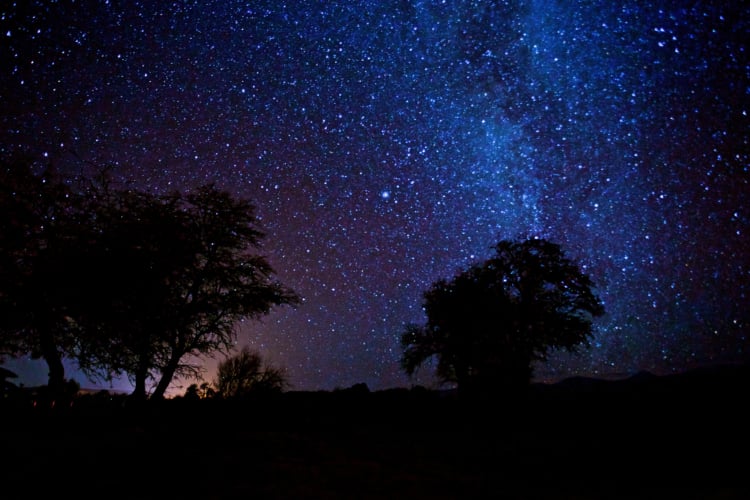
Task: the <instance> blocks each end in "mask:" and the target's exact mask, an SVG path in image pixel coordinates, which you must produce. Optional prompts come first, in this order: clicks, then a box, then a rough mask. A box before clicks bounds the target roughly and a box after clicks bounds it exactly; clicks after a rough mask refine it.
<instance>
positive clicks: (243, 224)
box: [76, 184, 299, 400]
mask: <svg viewBox="0 0 750 500" xmlns="http://www.w3.org/2000/svg"><path fill="white" fill-rule="evenodd" d="M113 197H114V201H110V202H108V203H105V204H100V205H99V206H98V209H99V213H98V214H97V221H98V222H97V224H99V225H100V229H99V230H98V231H97V232H98V234H99V236H98V237H97V239H96V241H94V242H93V243H92V245H91V249H90V250H91V253H90V255H89V256H88V257H87V258H88V260H89V261H90V262H92V263H93V262H96V263H98V265H99V267H100V271H99V272H89V273H87V274H86V275H87V276H88V278H89V279H91V282H90V283H88V284H87V286H86V289H88V290H90V291H94V293H96V294H97V295H99V297H100V299H99V300H97V297H94V296H92V297H89V300H88V301H87V304H89V306H88V307H87V308H86V310H84V311H82V313H81V314H80V315H77V316H76V317H77V318H79V319H80V320H81V321H82V322H83V324H84V325H85V326H86V327H85V328H84V332H86V333H87V334H88V337H87V338H86V342H82V343H81V344H82V345H83V346H85V347H87V348H88V349H89V350H88V351H87V352H86V355H85V356H83V355H82V354H83V353H82V352H80V353H79V355H80V357H81V359H82V360H85V361H86V364H85V365H84V366H85V367H86V368H88V367H91V368H93V369H95V370H99V371H101V369H102V367H104V368H105V370H106V371H108V372H125V373H127V374H128V375H129V376H130V377H131V379H133V380H134V385H135V389H134V392H133V396H134V397H135V399H138V400H143V399H146V397H147V395H146V380H147V378H154V380H155V381H156V385H155V388H154V391H153V393H152V394H151V398H154V399H159V398H161V397H163V396H164V394H165V392H166V390H167V388H168V386H169V384H170V383H171V381H172V380H173V378H174V377H176V376H194V375H196V374H197V371H198V370H199V368H198V367H196V366H194V365H191V364H190V363H189V362H187V361H186V360H190V359H191V358H193V357H195V356H201V355H210V354H212V353H214V352H215V351H219V352H229V351H230V350H231V349H232V348H233V346H234V340H235V335H236V331H235V327H236V323H237V322H238V321H239V320H242V319H256V318H259V317H261V316H262V315H264V314H266V313H268V312H269V311H270V309H271V308H272V307H274V306H279V305H296V304H297V303H298V302H299V296H298V295H297V294H296V293H295V292H294V291H293V290H291V289H289V288H288V287H286V286H284V285H283V284H281V283H279V282H278V281H277V280H276V279H275V278H274V269H273V268H272V267H271V265H270V264H269V263H268V260H267V259H266V257H264V256H263V255H259V254H258V253H256V250H257V248H258V247H259V246H260V240H261V239H262V238H263V236H264V233H263V232H262V231H261V230H260V229H259V228H258V227H257V220H256V217H255V215H254V207H253V205H252V204H251V203H250V202H248V201H247V200H243V199H238V198H235V197H233V196H231V195H230V194H229V193H228V192H226V191H223V190H220V189H218V188H217V187H216V186H214V185H213V184H209V185H205V186H201V187H199V188H198V189H196V190H194V191H193V192H190V193H187V194H181V193H175V194H172V195H169V196H163V197H155V196H152V195H148V194H146V193H132V192H127V191H125V192H116V193H114V196H113ZM103 198H106V197H103ZM96 208H97V207H94V209H96ZM94 209H92V213H93V212H94ZM113 273H114V276H115V277H116V279H114V280H113V279H112V277H113ZM101 298H103V299H104V302H103V301H102V300H101ZM92 304H93V305H95V307H91V305H92Z"/></svg>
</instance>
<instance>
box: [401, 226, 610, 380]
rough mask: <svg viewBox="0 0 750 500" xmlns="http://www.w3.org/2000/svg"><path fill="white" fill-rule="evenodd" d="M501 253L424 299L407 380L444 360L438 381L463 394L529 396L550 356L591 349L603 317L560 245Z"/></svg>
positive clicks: (405, 359) (407, 341)
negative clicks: (539, 365) (596, 321)
mask: <svg viewBox="0 0 750 500" xmlns="http://www.w3.org/2000/svg"><path fill="white" fill-rule="evenodd" d="M494 250H495V254H494V256H493V257H491V258H490V259H488V260H486V261H485V262H484V263H482V264H475V265H473V266H471V267H470V268H469V269H467V270H465V271H463V272H461V273H459V274H458V275H457V276H455V277H454V278H453V279H452V280H450V281H447V280H444V279H441V280H438V281H437V282H435V283H433V285H432V287H431V288H430V289H429V290H427V291H426V292H425V293H424V304H423V305H424V311H425V313H426V316H427V321H426V323H425V324H424V325H422V326H419V325H414V324H410V325H406V327H405V331H404V332H403V333H402V335H401V343H402V347H403V348H404V352H403V355H402V358H401V365H402V367H403V369H404V370H405V371H406V373H407V374H409V375H413V374H414V372H415V371H416V370H417V369H418V368H419V367H420V366H421V365H422V364H423V363H425V362H426V361H427V360H428V359H430V358H432V357H436V358H437V376H438V377H439V378H440V380H441V381H442V382H446V383H449V382H450V383H456V384H457V387H458V389H459V391H460V392H461V393H464V394H488V393H491V392H493V391H494V392H497V391H499V390H505V392H510V391H516V390H519V389H523V388H525V387H527V386H528V385H529V383H530V382H531V380H532V378H533V363H535V362H539V361H545V360H546V359H547V356H548V354H549V352H550V350H551V349H559V348H563V349H567V350H569V351H576V350H577V348H578V347H579V346H581V345H588V344H589V340H590V338H591V336H592V334H593V332H592V320H593V318H594V317H597V316H600V315H602V314H604V308H603V305H602V303H601V301H600V300H599V298H598V297H597V295H596V294H595V292H594V289H593V288H594V286H593V283H592V281H591V280H590V278H589V277H588V276H587V275H585V274H584V273H583V272H582V271H581V269H580V268H579V266H578V265H577V264H575V263H574V262H573V261H571V260H570V259H568V258H567V257H566V256H565V255H564V252H563V251H562V249H561V248H560V246H559V245H557V244H554V243H551V242H549V241H546V240H544V239H529V240H526V241H507V240H504V241H501V242H500V243H498V244H497V245H496V246H495V247H494Z"/></svg>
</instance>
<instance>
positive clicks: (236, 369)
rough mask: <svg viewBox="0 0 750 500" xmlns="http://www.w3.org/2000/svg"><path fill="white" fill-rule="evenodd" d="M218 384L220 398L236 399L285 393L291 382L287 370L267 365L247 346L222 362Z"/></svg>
mask: <svg viewBox="0 0 750 500" xmlns="http://www.w3.org/2000/svg"><path fill="white" fill-rule="evenodd" d="M214 385H215V386H216V391H217V393H218V395H219V396H220V397H222V398H230V399H236V398H242V397H245V396H249V395H251V394H259V393H273V392H281V391H283V390H284V389H285V388H287V387H288V385H289V383H288V381H287V378H286V375H285V374H284V371H283V370H281V369H278V368H274V367H272V366H268V365H265V364H264V362H263V358H262V356H261V355H260V354H259V353H257V352H253V351H251V350H250V348H249V347H247V346H245V347H243V348H242V350H241V351H240V352H238V353H237V354H235V355H233V356H230V357H228V358H227V359H225V360H224V361H222V362H221V363H219V366H218V370H217V372H216V380H215V382H214Z"/></svg>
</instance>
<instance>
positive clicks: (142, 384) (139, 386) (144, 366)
mask: <svg viewBox="0 0 750 500" xmlns="http://www.w3.org/2000/svg"><path fill="white" fill-rule="evenodd" d="M146 378H148V359H147V357H146V356H140V357H139V360H138V368H137V370H136V373H135V387H133V393H132V394H131V396H132V398H133V399H134V400H135V401H136V402H141V401H146Z"/></svg>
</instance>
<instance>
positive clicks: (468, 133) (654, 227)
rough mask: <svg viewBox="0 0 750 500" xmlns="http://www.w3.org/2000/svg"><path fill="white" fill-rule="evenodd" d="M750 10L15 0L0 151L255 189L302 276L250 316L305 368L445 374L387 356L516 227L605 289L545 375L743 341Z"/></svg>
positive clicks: (325, 384)
mask: <svg viewBox="0 0 750 500" xmlns="http://www.w3.org/2000/svg"><path fill="white" fill-rule="evenodd" d="M749 20H750V15H749V14H748V9H747V5H746V3H745V2H743V1H740V2H724V1H718V0H717V1H703V2H701V1H697V2H696V1H691V2H675V1H666V0H664V1H635V2H609V1H605V0H588V1H567V0H566V1H562V0H559V1H558V0H548V1H540V0H518V1H515V0H508V1H466V0H459V1H448V0H442V1H429V0H425V1H417V0H384V1H364V0H362V1H349V2H346V1H312V0H300V1H290V2H286V3H285V2H278V1H246V2H239V1H232V0H221V1H210V0H207V1H175V2H164V1H156V0H154V1H145V0H144V1H137V0H133V1H99V2H94V1H90V2H89V1H85V2H80V1H79V2H75V1H70V0H68V1H57V2H51V1H48V2H41V1H24V2H3V3H2V6H1V7H0V36H2V43H1V44H0V65H1V67H2V73H1V74H0V152H2V153H7V152H24V153H27V154H29V155H31V156H32V157H33V158H35V159H37V160H38V161H40V162H45V163H49V164H53V165H55V166H56V168H57V169H58V170H60V171H61V172H62V173H63V174H64V175H66V176H70V177H71V178H73V177H75V176H78V175H89V174H91V173H92V172H93V171H95V170H96V168H95V167H101V166H104V165H110V166H112V172H113V173H114V174H115V175H116V176H118V177H119V178H120V179H122V180H124V181H127V182H132V183H133V184H134V185H136V186H138V187H139V188H141V189H145V190H149V191H153V192H166V191H169V190H173V189H181V190H184V189H189V188H191V187H194V186H197V185H199V184H203V183H207V182H215V183H217V185H219V186H221V187H223V188H226V189H228V190H230V191H231V192H233V193H235V194H236V195H238V196H243V197H247V198H249V199H251V200H252V201H253V202H254V203H255V204H256V206H257V215H258V216H259V217H260V223H261V226H262V227H263V229H264V230H265V233H266V238H265V240H264V243H263V247H262V249H261V251H262V253H263V254H265V255H267V256H268V258H269V260H270V262H271V263H272V265H273V266H274V268H275V269H276V271H277V277H278V278H279V279H280V280H281V281H282V282H283V283H285V284H286V285H288V286H290V287H291V288H293V289H294V290H295V291H297V292H298V293H299V294H300V295H301V296H302V297H303V298H304V302H303V303H302V304H301V305H299V306H298V307H297V308H291V307H284V308H279V309H275V310H274V311H273V312H272V313H271V314H269V315H268V316H267V317H265V318H264V319H263V320H262V321H260V322H251V323H245V324H242V325H241V327H240V333H239V337H238V339H239V342H240V344H243V345H244V344H248V345H250V346H251V347H253V348H254V349H256V350H258V351H259V352H260V353H261V354H262V355H263V356H264V358H265V359H266V360H267V361H268V362H269V363H270V364H273V365H276V366H280V367H283V368H285V369H286V370H287V374H288V376H289V379H290V382H291V383H292V388H293V389H297V390H332V389H336V388H344V387H349V386H351V385H353V384H356V383H361V382H363V383H366V384H367V385H368V387H369V388H370V389H371V390H380V389H387V388H393V387H408V386H410V385H411V384H416V383H420V384H424V385H428V386H430V384H432V378H431V376H430V369H429V367H426V368H425V370H423V371H422V372H421V373H420V374H419V376H418V377H417V378H415V379H409V378H407V377H406V375H405V374H404V373H403V371H402V370H401V369H400V368H399V364H398V360H399V357H400V355H401V348H400V345H399V337H400V333H401V331H402V329H403V326H404V324H405V323H407V322H415V323H423V322H424V320H425V316H424V313H423V311H422V307H421V306H422V293H423V292H424V291H425V290H426V289H428V288H429V286H430V285H431V284H432V283H433V282H434V281H435V280H437V279H439V278H450V277H452V276H453V275H454V274H455V273H456V272H458V271H460V270H463V269H465V268H466V267H468V266H469V265H470V264H472V263H475V262H477V261H480V260H483V259H485V258H488V257H489V256H490V255H491V249H490V247H491V246H492V245H494V244H495V243H496V242H498V241H500V240H501V239H510V238H526V237H544V238H547V239H550V240H552V241H554V242H557V243H560V244H561V245H562V246H563V249H564V250H565V251H566V254H567V255H568V256H569V257H571V258H573V259H574V260H576V261H577V262H578V263H579V264H580V265H581V267H582V268H583V269H584V271H585V272H586V273H588V274H589V275H590V276H591V277H592V279H593V280H594V282H595V283H596V285H597V292H598V294H599V295H600V297H601V298H602V300H603V302H604V304H605V308H606V310H607V314H606V315H605V316H604V317H602V318H600V319H598V320H597V321H596V322H595V328H596V334H595V337H594V339H593V342H592V345H591V347H590V348H589V349H584V350H583V351H582V352H581V353H579V354H578V355H569V354H565V353H555V354H554V355H553V356H552V357H551V359H550V360H549V362H548V363H546V364H544V365H540V366H538V367H537V368H536V375H537V379H538V380H543V381H549V380H557V379H560V378H564V377H567V376H572V375H586V376H599V377H612V376H615V377H616V376H626V375H630V374H633V373H636V372H637V371H640V370H649V371H652V372H654V373H659V374H665V373H672V372H678V371H682V370H685V369H687V368H690V367H694V366H699V365H705V364H712V363H718V362H738V361H746V360H748V359H750V356H748V353H749V352H750V339H749V338H748V334H749V329H748V327H749V326H750V313H749V312H748V311H749V310H750V308H748V293H750V241H749V240H748V235H749V234H750V227H748V221H749V219H748V217H749V216H750V205H749V204H748V195H750V144H749V141H750V117H749V116H748V114H749V113H750V62H749V60H748V52H749V51H750V47H749V46H748V40H750V37H749V36H748V31H749V30H750V26H749V25H748V21H749ZM219 359H221V358H219ZM215 363H216V360H213V361H212V360H210V359H209V360H206V368H207V373H206V378H207V379H211V378H212V370H213V369H214V367H215ZM6 366H7V367H10V368H14V367H15V368H16V369H17V370H18V371H19V372H20V373H21V374H22V377H25V378H22V380H21V381H22V382H23V381H24V380H26V381H27V383H29V384H34V383H45V382H46V368H45V367H44V366H43V365H41V368H40V367H39V366H40V365H36V364H34V363H32V362H31V361H28V360H23V359H21V360H17V361H15V362H13V363H7V364H6ZM69 376H70V377H73V378H77V379H78V380H80V381H82V385H83V386H89V385H90V384H89V383H88V382H86V381H85V379H83V378H80V377H75V374H74V372H70V373H69ZM35 377H36V378H35ZM189 383H190V381H182V382H175V383H173V390H174V391H180V393H181V392H184V387H186V386H187V385H188V384H189Z"/></svg>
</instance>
